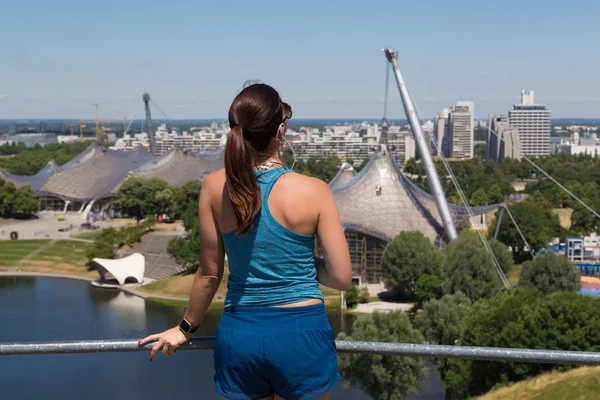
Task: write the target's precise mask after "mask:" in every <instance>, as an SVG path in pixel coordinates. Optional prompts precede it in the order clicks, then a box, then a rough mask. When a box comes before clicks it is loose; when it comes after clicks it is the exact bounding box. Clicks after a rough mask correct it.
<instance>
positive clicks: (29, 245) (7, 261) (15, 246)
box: [0, 239, 49, 269]
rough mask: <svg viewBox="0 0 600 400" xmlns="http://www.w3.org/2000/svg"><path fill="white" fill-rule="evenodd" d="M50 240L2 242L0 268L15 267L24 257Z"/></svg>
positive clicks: (0, 244) (0, 245)
mask: <svg viewBox="0 0 600 400" xmlns="http://www.w3.org/2000/svg"><path fill="white" fill-rule="evenodd" d="M48 242H49V240H37V239H36V240H2V241H0V268H2V269H8V268H11V267H14V266H15V264H16V263H18V262H19V261H21V260H22V259H23V257H25V256H27V255H29V254H31V252H33V251H35V250H37V249H39V248H40V247H42V246H43V245H45V244H47V243H48Z"/></svg>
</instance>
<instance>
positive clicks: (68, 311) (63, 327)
mask: <svg viewBox="0 0 600 400" xmlns="http://www.w3.org/2000/svg"><path fill="white" fill-rule="evenodd" d="M184 311H185V310H184V309H183V308H173V307H168V306H164V305H162V304H157V303H153V302H145V301H144V300H142V299H140V298H138V297H135V296H132V295H129V294H127V293H123V292H120V291H114V290H113V291H111V290H106V289H98V288H93V287H91V286H90V285H89V284H88V283H87V282H81V281H72V280H67V279H51V278H29V277H26V278H24V277H19V278H12V277H10V278H9V277H0V327H1V328H0V342H30V341H31V342H33V341H62V340H82V339H117V338H131V339H140V338H142V337H144V336H146V335H147V334H149V333H154V332H160V331H162V330H165V329H168V328H171V327H173V326H175V325H176V324H178V323H179V321H180V320H181V317H182V315H183V312H184ZM220 319H221V312H216V311H210V312H208V313H207V315H206V316H205V318H204V320H203V321H202V324H201V327H200V329H199V333H198V334H199V335H202V336H214V334H215V332H216V329H217V326H218V324H219V321H220ZM354 319H355V316H354V315H349V314H343V313H341V312H330V313H329V320H330V323H331V325H332V327H333V328H334V329H335V330H336V331H337V332H340V331H344V332H346V333H351V332H350V330H351V326H352V323H353V321H354ZM212 364H213V361H212V352H211V351H194V352H181V353H178V354H177V356H175V357H173V358H170V359H167V358H165V357H159V358H158V359H157V360H156V362H154V363H150V362H149V359H148V354H146V353H114V354H73V355H40V356H15V357H0V388H1V389H0V399H2V400H4V399H9V400H12V399H32V398H44V399H76V398H83V397H85V399H86V400H93V399H99V400H100V399H102V400H105V399H107V398H111V399H127V400H132V399H144V400H153V399H172V398H183V397H190V396H193V397H196V398H200V399H209V400H212V399H215V400H217V399H220V397H219V396H218V395H217V393H216V391H215V389H214V382H213V375H214V370H213V365H212ZM434 374H435V373H434ZM430 375H431V374H430ZM433 376H434V377H435V375H433ZM430 381H431V376H430V379H428V382H429V383H428V385H427V386H431V382H433V385H434V386H435V385H437V389H436V388H435V387H432V388H433V390H431V389H429V391H428V392H422V393H421V394H420V395H418V396H414V397H412V398H414V399H417V398H424V399H430V400H434V399H443V398H444V397H443V386H442V392H441V395H440V394H439V393H440V391H439V390H438V389H439V385H440V382H439V380H437V381H436V380H435V379H434V381H431V382H430ZM442 385H443V384H442ZM107 390H109V391H110V393H109V392H107ZM369 398H370V397H369V396H367V395H366V394H365V393H364V392H362V391H361V390H359V389H357V388H344V387H343V385H342V383H340V384H338V385H337V386H336V388H335V389H334V392H333V395H332V396H331V399H332V400H336V399H344V400H366V399H369Z"/></svg>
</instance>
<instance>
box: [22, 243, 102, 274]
mask: <svg viewBox="0 0 600 400" xmlns="http://www.w3.org/2000/svg"><path fill="white" fill-rule="evenodd" d="M91 245H92V244H91V243H86V242H79V241H74V240H58V241H57V242H56V243H54V244H52V245H51V246H49V247H48V248H46V249H44V250H42V251H40V252H39V253H38V254H36V255H35V256H34V257H32V258H31V260H28V261H26V262H24V263H23V265H22V266H21V267H20V268H19V270H20V271H27V272H43V273H52V274H65V275H77V276H84V277H89V278H97V277H98V272H96V271H88V269H87V266H86V264H87V258H86V257H85V251H86V249H87V248H88V247H90V246H91Z"/></svg>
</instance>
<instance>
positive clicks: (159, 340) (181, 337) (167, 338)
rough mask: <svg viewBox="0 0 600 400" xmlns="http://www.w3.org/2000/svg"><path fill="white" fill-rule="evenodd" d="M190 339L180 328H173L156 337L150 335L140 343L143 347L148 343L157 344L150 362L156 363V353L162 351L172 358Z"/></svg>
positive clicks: (151, 354) (151, 353) (153, 348)
mask: <svg viewBox="0 0 600 400" xmlns="http://www.w3.org/2000/svg"><path fill="white" fill-rule="evenodd" d="M189 340H190V338H189V337H188V336H186V335H185V334H184V333H183V332H182V331H181V330H180V329H179V327H175V328H171V329H169V330H167V331H164V332H163V333H157V334H156V335H150V336H147V337H145V338H144V339H142V340H140V341H139V342H138V345H139V346H143V345H145V344H146V343H150V342H156V344H155V345H154V346H153V347H152V351H151V352H150V361H154V356H156V353H158V352H159V351H161V350H162V352H163V354H164V355H165V356H167V357H170V356H172V355H173V354H175V352H176V351H177V348H178V347H179V346H181V345H182V344H184V343H186V342H187V341H189Z"/></svg>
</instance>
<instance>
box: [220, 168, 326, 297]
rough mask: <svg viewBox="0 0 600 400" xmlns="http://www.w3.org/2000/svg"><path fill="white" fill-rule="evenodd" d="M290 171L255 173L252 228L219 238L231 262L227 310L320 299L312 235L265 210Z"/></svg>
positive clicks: (321, 295) (313, 236) (282, 169)
mask: <svg viewBox="0 0 600 400" xmlns="http://www.w3.org/2000/svg"><path fill="white" fill-rule="evenodd" d="M288 172H291V170H290V169H288V168H285V167H280V168H274V169H271V170H267V171H256V175H257V179H258V186H259V187H260V190H261V195H262V206H261V209H260V211H259V213H258V215H257V216H256V220H255V221H254V227H253V228H252V230H251V231H250V232H249V233H247V234H246V235H244V236H238V235H236V232H235V231H233V232H228V233H224V234H222V235H221V236H222V238H223V244H224V245H225V251H226V253H227V258H228V261H229V281H228V283H227V297H226V299H225V308H228V307H232V306H274V305H283V304H291V303H295V302H299V301H303V300H308V299H314V298H317V299H323V294H322V293H321V291H320V290H319V284H318V282H317V270H316V268H315V259H314V239H315V235H303V234H300V233H297V232H293V231H291V230H289V229H288V228H286V227H284V226H283V225H281V224H280V223H279V222H277V220H276V219H275V218H274V217H273V215H272V214H271V212H270V210H269V202H268V199H269V194H270V193H271V189H273V185H275V182H277V180H278V179H279V178H280V177H281V176H282V175H284V174H286V173H288Z"/></svg>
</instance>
